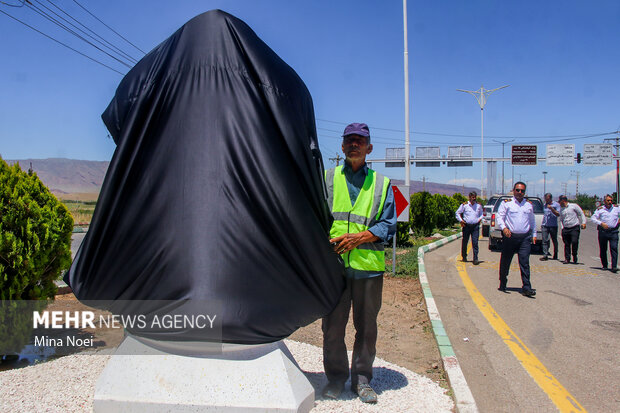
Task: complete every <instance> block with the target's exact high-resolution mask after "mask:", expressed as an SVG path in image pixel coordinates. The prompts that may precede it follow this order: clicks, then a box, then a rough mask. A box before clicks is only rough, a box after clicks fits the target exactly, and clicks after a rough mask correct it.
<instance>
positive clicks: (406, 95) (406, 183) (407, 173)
mask: <svg viewBox="0 0 620 413" xmlns="http://www.w3.org/2000/svg"><path fill="white" fill-rule="evenodd" d="M403 25H404V27H405V53H404V59H405V186H406V187H407V188H409V180H410V175H409V174H410V169H411V165H409V157H410V155H409V50H408V48H407V0H403ZM394 239H396V237H394Z"/></svg>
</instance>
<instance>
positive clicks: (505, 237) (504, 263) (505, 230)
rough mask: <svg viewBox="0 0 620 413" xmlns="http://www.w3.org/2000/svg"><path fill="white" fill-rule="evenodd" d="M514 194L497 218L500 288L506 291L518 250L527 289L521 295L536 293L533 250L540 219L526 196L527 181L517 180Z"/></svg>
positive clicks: (505, 203) (522, 290)
mask: <svg viewBox="0 0 620 413" xmlns="http://www.w3.org/2000/svg"><path fill="white" fill-rule="evenodd" d="M512 191H513V193H514V196H513V197H512V199H510V200H506V201H505V202H502V204H501V205H500V206H499V209H498V211H497V216H496V218H495V221H496V223H497V224H498V225H499V227H500V228H501V230H502V255H501V258H500V262H499V288H498V290H500V291H502V292H506V283H507V281H508V271H509V269H510V263H511V262H512V257H513V256H514V254H515V252H517V253H518V256H519V269H520V270H521V281H522V282H523V288H522V289H521V294H523V295H524V296H526V297H532V296H534V295H536V290H535V289H533V288H532V284H531V283H530V251H531V247H532V243H536V220H535V218H534V207H533V206H532V204H531V203H530V202H529V201H527V200H526V199H525V184H524V183H523V182H517V183H516V184H515V185H514V187H513V189H512Z"/></svg>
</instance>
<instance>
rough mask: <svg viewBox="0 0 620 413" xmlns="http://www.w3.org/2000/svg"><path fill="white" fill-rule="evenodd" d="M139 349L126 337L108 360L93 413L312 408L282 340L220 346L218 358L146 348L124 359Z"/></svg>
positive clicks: (310, 397) (305, 386)
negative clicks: (145, 352) (147, 351)
mask: <svg viewBox="0 0 620 413" xmlns="http://www.w3.org/2000/svg"><path fill="white" fill-rule="evenodd" d="M172 344H173V343H172ZM141 346H145V344H143V343H142V342H140V341H138V340H136V339H135V338H134V337H132V336H127V337H126V338H125V341H123V343H122V344H121V346H120V347H119V348H118V350H117V352H116V354H115V355H114V356H112V357H111V358H110V361H109V362H108V365H107V366H106V368H105V369H104V371H103V373H101V376H100V377H99V380H98V381H97V384H96V386H95V399H94V405H93V408H94V411H95V412H96V413H107V412H227V413H228V412H258V411H260V412H308V411H310V409H312V407H313V406H314V389H313V387H312V385H311V384H310V382H308V380H307V379H306V377H305V376H304V375H303V373H302V372H301V371H300V370H299V368H298V366H297V364H296V363H295V361H294V359H293V357H292V355H291V354H290V352H289V351H288V349H287V347H286V345H285V344H284V343H283V342H282V341H278V342H276V343H270V344H261V345H236V344H233V345H227V344H224V345H223V351H222V354H220V355H209V356H208V357H188V356H179V355H172V354H168V353H166V352H164V351H160V350H152V349H151V348H150V346H149V350H150V354H149V355H127V354H132V353H133V354H136V353H139V351H136V349H139V348H140V347H141ZM159 348H161V346H160V347H159ZM153 353H157V354H153ZM194 354H195V353H194Z"/></svg>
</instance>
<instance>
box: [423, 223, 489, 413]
mask: <svg viewBox="0 0 620 413" xmlns="http://www.w3.org/2000/svg"><path fill="white" fill-rule="evenodd" d="M462 236H463V233H458V234H454V235H451V236H449V237H447V238H444V239H441V240H439V241H435V242H433V243H432V244H428V245H423V246H421V247H420V248H418V272H419V274H420V275H419V276H420V284H421V285H422V291H423V292H424V301H425V302H426V310H427V311H428V316H429V318H430V320H431V325H432V326H433V334H435V340H437V346H438V347H439V353H440V354H441V360H442V361H443V366H444V369H445V370H446V373H448V380H449V382H450V387H451V388H452V392H453V393H454V398H455V399H456V408H457V410H458V411H459V413H478V406H477V405H476V401H475V400H474V396H473V395H472V393H471V390H470V389H469V386H468V385H467V381H466V380H465V376H464V375H463V371H462V370H461V365H460V364H459V361H458V360H457V358H456V354H455V353H454V349H453V348H452V344H451V343H450V339H449V338H448V335H447V334H446V329H445V328H444V326H443V323H442V321H441V317H440V316H439V310H438V309H437V304H436V303H435V299H434V298H433V294H432V293H431V287H430V285H429V283H428V278H427V276H426V266H425V265H424V253H426V252H429V251H432V250H435V249H437V248H439V247H441V246H443V245H445V244H447V243H449V242H452V241H454V240H457V239H459V238H461V237H462Z"/></svg>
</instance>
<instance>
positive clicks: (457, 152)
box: [448, 146, 474, 166]
mask: <svg viewBox="0 0 620 413" xmlns="http://www.w3.org/2000/svg"><path fill="white" fill-rule="evenodd" d="M473 154H474V147H473V146H448V158H450V159H451V160H450V161H448V166H473V165H474V163H473V162H472V161H467V160H463V161H457V159H459V158H463V159H469V158H471V157H472V156H473Z"/></svg>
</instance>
